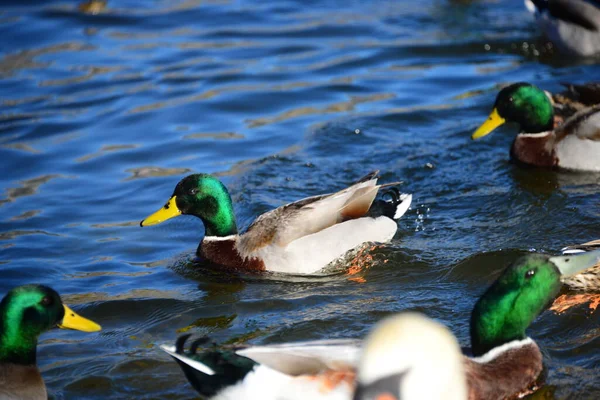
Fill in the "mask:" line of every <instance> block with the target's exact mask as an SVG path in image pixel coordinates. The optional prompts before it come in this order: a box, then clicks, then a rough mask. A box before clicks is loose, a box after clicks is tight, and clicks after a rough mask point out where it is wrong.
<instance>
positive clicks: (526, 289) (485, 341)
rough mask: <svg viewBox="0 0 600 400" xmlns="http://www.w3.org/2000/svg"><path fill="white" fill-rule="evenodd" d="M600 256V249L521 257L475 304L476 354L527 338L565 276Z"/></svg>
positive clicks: (575, 272)
mask: <svg viewBox="0 0 600 400" xmlns="http://www.w3.org/2000/svg"><path fill="white" fill-rule="evenodd" d="M599 260H600V250H597V251H593V252H589V253H584V254H581V255H569V256H557V257H550V256H546V255H541V254H529V255H526V256H524V257H521V258H520V259H518V260H517V261H516V262H515V263H513V264H512V265H511V266H509V267H508V268H507V269H506V270H505V271H504V273H503V274H502V275H501V276H500V277H499V278H498V279H497V280H496V281H495V282H494V283H493V284H492V286H491V287H490V288H489V289H488V290H487V291H486V292H485V293H484V294H483V296H481V298H480V299H479V300H478V301H477V303H476V304H475V308H474V309H473V313H472V314H471V346H472V349H473V354H474V355H475V356H480V355H483V354H485V353H487V352H488V351H489V350H491V349H493V348H494V347H497V346H500V345H503V344H505V343H508V342H511V341H513V340H522V339H525V337H526V336H525V330H526V329H527V328H528V327H529V325H530V324H531V323H532V322H533V321H534V320H535V318H536V317H537V316H538V315H539V314H541V313H542V311H544V310H545V309H546V307H547V306H548V305H549V304H550V303H551V302H552V301H553V300H554V298H555V297H556V295H557V294H558V293H559V291H560V288H561V277H563V276H572V275H576V274H578V273H580V272H582V271H584V270H586V269H588V268H590V267H593V266H594V265H595V264H596V263H597V262H598V261H599Z"/></svg>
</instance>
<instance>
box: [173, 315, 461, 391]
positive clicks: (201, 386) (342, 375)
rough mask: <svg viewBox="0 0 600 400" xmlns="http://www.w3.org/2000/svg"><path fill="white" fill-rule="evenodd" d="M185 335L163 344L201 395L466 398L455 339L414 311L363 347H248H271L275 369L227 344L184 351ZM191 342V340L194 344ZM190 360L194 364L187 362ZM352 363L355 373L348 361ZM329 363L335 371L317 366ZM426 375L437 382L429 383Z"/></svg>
mask: <svg viewBox="0 0 600 400" xmlns="http://www.w3.org/2000/svg"><path fill="white" fill-rule="evenodd" d="M188 337H189V335H186V336H185V337H181V338H180V339H179V340H178V343H177V349H175V348H169V347H166V346H163V349H164V350H165V351H166V352H167V353H169V354H171V355H172V356H173V357H175V359H176V360H177V361H178V363H179V364H180V365H181V367H182V369H183V370H184V371H185V373H186V376H187V377H188V379H189V380H190V382H191V383H192V384H193V385H194V387H195V388H196V390H198V392H199V393H200V394H201V395H202V397H203V398H215V399H221V400H228V399H262V400H268V399H280V400H292V399H340V400H341V399H345V400H348V399H350V398H353V399H354V400H373V399H378V398H380V397H379V396H383V395H385V394H390V395H392V396H394V397H393V398H395V399H404V400H411V399H415V400H416V399H423V398H426V399H441V398H443V399H446V400H464V399H466V395H467V385H466V383H467V380H466V375H465V370H464V363H463V357H462V353H461V350H460V346H459V345H458V341H457V340H456V338H455V337H454V335H453V334H452V333H451V332H450V331H449V330H448V328H446V327H445V326H443V325H441V324H440V323H438V322H435V321H433V320H431V319H429V318H427V317H425V316H423V315H421V314H417V313H413V312H405V313H402V314H398V315H394V316H391V317H388V318H385V319H384V320H382V321H380V322H379V323H378V324H377V325H376V326H375V327H374V328H373V330H372V332H371V333H370V334H369V335H368V336H367V338H366V339H365V341H364V346H363V347H362V350H361V348H360V345H361V343H360V342H358V341H357V342H354V341H344V340H342V341H318V342H305V343H298V344H286V345H275V346H269V347H261V348H255V349H247V352H248V354H246V355H247V356H249V357H252V355H251V353H252V352H253V351H256V350H258V351H259V353H260V354H261V355H260V356H261V357H264V356H266V355H267V353H269V352H272V354H273V356H274V357H273V358H270V360H269V365H270V366H271V367H275V369H271V368H269V367H265V366H261V367H260V368H258V364H257V363H255V362H254V361H252V360H251V359H249V358H246V357H243V356H240V355H238V354H236V353H234V351H232V350H227V351H224V352H223V351H222V350H217V349H215V350H213V351H209V352H205V353H203V354H202V355H199V354H195V355H194V356H192V357H193V358H195V359H196V361H195V360H193V359H191V358H188V357H187V356H185V355H184V354H183V345H184V341H185V340H186V339H187V338H188ZM197 345H198V342H196V343H194V344H193V345H192V349H193V351H194V352H195V351H196V350H195V347H197ZM327 353H329V354H327ZM190 363H195V364H192V365H193V366H192V367H191V368H190ZM355 363H357V365H358V371H357V372H358V375H355V374H354V372H353V370H352V369H353V368H352V367H350V365H352V366H353V365H354V364H355ZM208 364H210V365H211V366H210V367H208ZM327 368H332V369H337V371H335V372H331V373H325V374H319V373H320V372H322V370H323V369H327ZM276 369H279V371H277V370H276ZM251 371H253V372H251ZM208 373H212V375H208ZM315 374H317V375H316V376H312V375H315ZM298 375H303V376H298ZM432 379H435V381H436V384H435V385H430V384H429V383H430V382H431V380H432ZM353 392H354V393H353ZM212 396H215V397H212ZM381 399H387V397H381Z"/></svg>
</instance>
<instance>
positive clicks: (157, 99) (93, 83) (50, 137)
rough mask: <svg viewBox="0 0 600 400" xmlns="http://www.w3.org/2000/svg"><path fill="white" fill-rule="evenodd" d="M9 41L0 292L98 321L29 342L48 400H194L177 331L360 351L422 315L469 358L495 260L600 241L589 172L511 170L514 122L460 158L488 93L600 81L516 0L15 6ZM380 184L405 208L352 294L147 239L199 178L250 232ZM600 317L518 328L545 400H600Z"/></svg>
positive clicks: (175, 230) (2, 16) (496, 269)
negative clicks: (529, 347) (510, 86)
mask: <svg viewBox="0 0 600 400" xmlns="http://www.w3.org/2000/svg"><path fill="white" fill-rule="evenodd" d="M0 35H1V36H2V38H3V39H2V45H1V46H0V77H1V79H0V93H1V100H0V160H1V161H0V162H1V163H2V171H4V173H3V174H2V177H1V178H0V189H1V191H2V195H1V196H2V198H1V199H0V210H1V211H2V218H1V219H0V248H1V253H0V254H1V258H0V263H1V264H0V294H4V293H6V292H7V291H8V290H9V289H10V288H12V287H13V286H16V285H21V284H25V283H42V284H47V285H51V286H52V287H54V288H55V289H57V290H58V291H59V292H60V293H61V294H62V296H63V299H64V300H65V302H66V303H68V304H70V305H71V306H73V308H74V309H76V310H77V311H78V312H80V313H81V314H83V315H85V316H86V317H89V318H91V319H93V320H95V321H97V322H99V323H100V324H102V326H103V331H102V332H101V333H99V334H84V333H80V332H73V331H59V330H53V331H51V332H49V333H46V334H44V335H43V336H42V338H41V342H40V346H39V349H38V354H39V355H38V360H39V364H40V366H41V369H42V373H43V376H44V378H45V380H46V382H47V385H48V388H49V390H50V392H51V394H52V396H53V397H54V398H55V399H75V398H76V399H84V398H86V399H104V398H111V399H130V398H134V397H135V398H144V399H168V398H173V399H175V398H177V399H181V398H194V396H195V393H194V392H193V390H192V389H191V387H189V386H188V384H187V382H186V380H185V378H184V377H183V374H182V373H181V372H180V370H179V368H178V367H177V365H176V364H175V363H174V362H173V361H171V360H170V359H169V357H168V356H166V355H164V354H162V352H161V351H160V350H159V349H158V347H157V345H158V344H162V343H171V342H172V341H173V340H174V339H175V338H176V337H177V336H178V335H179V334H180V333H182V332H184V331H187V332H190V333H194V334H198V335H205V334H206V335H209V336H211V337H213V338H215V339H216V340H219V341H233V342H240V343H242V342H248V343H273V342H281V341H287V340H303V339H318V338H334V337H358V336H361V335H364V334H365V333H366V332H367V330H368V328H369V327H370V326H371V325H372V324H373V323H374V322H376V321H377V320H379V319H380V318H382V317H383V316H385V315H387V314H389V313H393V312H398V311H401V310H405V309H416V310H419V311H422V312H425V313H426V314H428V315H430V316H432V317H435V318H437V319H439V320H441V321H443V322H444V323H446V324H447V325H449V326H450V327H451V328H452V330H453V331H454V332H455V334H456V335H457V336H458V338H459V339H460V341H461V344H463V345H468V320H469V313H470V310H471V309H472V307H473V304H474V302H475V300H476V299H477V297H478V296H479V295H480V294H481V293H482V292H483V291H484V290H485V289H486V287H487V286H488V285H489V284H490V283H491V282H492V281H493V279H494V278H495V277H496V276H497V275H498V274H499V273H500V271H501V270H502V268H503V267H504V266H506V264H507V263H509V262H510V261H511V260H514V259H515V258H516V257H517V256H518V255H520V254H522V253H523V252H525V251H529V250H532V249H535V250H537V251H547V252H556V251H557V250H558V249H560V248H561V247H562V246H563V245H566V244H574V243H580V242H585V241H589V240H592V239H597V238H599V237H600V208H598V198H599V197H598V192H599V188H600V186H599V185H600V175H597V174H575V173H569V172H555V171H547V170H537V169H525V168H522V167H518V166H516V165H513V164H511V163H510V162H509V161H508V148H509V146H510V143H511V141H512V138H513V136H514V133H515V132H514V129H512V128H509V127H507V128H503V129H501V130H499V132H497V133H494V134H493V135H491V136H489V137H487V138H486V139H482V140H480V141H477V142H471V140H470V133H471V132H472V131H473V130H474V129H475V128H476V127H477V126H478V124H479V123H480V122H482V121H483V119H485V118H486V116H487V113H488V112H489V111H490V109H491V106H492V104H493V101H494V97H495V94H496V92H497V90H498V87H499V86H498V85H500V84H505V83H510V82H515V81H529V82H532V83H535V84H538V85H540V86H541V87H543V88H544V89H547V90H552V91H554V90H560V85H559V82H563V81H567V82H577V83H579V82H585V81H589V80H594V79H596V80H598V79H600V70H599V69H598V66H596V65H594V64H593V63H590V62H587V63H586V62H581V61H577V60H571V59H568V60H566V59H565V58H564V57H561V56H560V55H558V54H555V53H554V51H553V49H552V48H551V47H549V46H548V45H547V43H545V42H544V41H543V40H542V39H540V38H539V37H538V35H537V31H536V29H535V26H534V24H533V23H532V18H531V16H530V15H528V14H527V13H526V11H525V8H524V7H523V5H522V1H521V0H511V1H502V2H498V1H492V0H489V1H485V0H484V1H470V2H469V1H449V0H425V1H419V2H415V1H407V0H404V1H400V0H396V1H374V2H359V1H346V2H334V1H294V0H286V1H274V2H269V3H268V4H266V3H263V2H244V1H241V2H236V1H217V0H214V1H199V0H188V1H176V0H163V1H146V2H139V1H133V0H130V1H126V0H123V1H110V0H109V1H108V3H107V5H106V8H105V9H104V10H103V11H102V12H101V13H99V14H97V15H92V14H88V13H85V12H82V11H81V10H80V9H79V8H78V4H77V3H76V2H73V1H70V2H55V1H46V2H38V1H20V2H16V1H15V2H12V5H10V4H7V3H6V2H5V3H3V4H2V5H1V6H0ZM374 169H380V170H381V171H382V180H383V181H393V180H398V179H400V180H403V181H404V182H405V183H404V185H403V187H402V190H403V191H408V192H412V193H414V203H413V207H412V209H411V210H410V211H409V212H408V213H407V214H406V215H405V216H404V217H403V218H402V220H401V221H400V223H399V231H398V234H397V235H396V237H395V238H394V240H393V241H392V243H391V244H390V245H389V246H388V247H386V248H384V249H379V250H376V251H375V252H374V261H373V265H372V266H371V268H370V269H368V270H367V271H366V272H364V273H363V274H362V275H361V276H362V277H364V279H366V281H367V282H366V283H359V282H356V281H351V280H348V279H347V277H346V276H333V277H328V278H312V279H311V278H301V279H300V278H298V279H292V278H269V279H261V278H250V277H240V276H232V275H230V274H227V273H224V272H223V273H221V272H219V271H215V270H204V269H199V268H197V267H196V266H195V265H194V264H193V263H191V260H192V259H193V257H194V251H195V249H196V246H197V243H198V241H199V240H200V238H201V236H202V234H203V227H202V224H201V222H200V221H199V220H197V219H194V218H192V217H181V218H177V219H175V220H172V221H169V222H168V223H165V224H162V225H158V226H154V227H149V228H144V229H141V228H140V227H139V221H140V220H141V219H143V218H144V217H146V216H147V215H148V214H149V213H151V212H153V211H155V210H156V209H157V208H158V207H160V206H161V205H162V204H164V202H165V201H166V200H167V199H168V197H169V196H170V194H171V193H172V190H173V188H174V186H175V184H176V183H177V181H178V180H179V179H180V178H182V177H183V176H185V175H186V174H188V173H190V172H192V171H194V172H207V173H214V174H217V175H218V176H219V177H220V178H221V179H222V180H223V182H224V183H225V184H226V185H227V186H228V188H229V189H230V192H231V195H232V197H233V200H234V203H235V209H236V212H237V216H238V225H239V226H241V227H245V226H247V225H248V224H249V223H250V222H251V221H252V220H253V218H255V217H256V216H257V215H259V214H260V213H262V212H265V211H267V210H269V209H271V208H274V207H276V206H279V205H281V204H284V203H286V202H289V201H293V200H297V199H299V198H302V197H306V196H310V195H314V194H319V193H325V192H331V191H333V190H336V189H340V188H343V187H344V186H346V185H348V184H350V183H351V182H352V181H354V180H356V179H358V178H360V177H362V176H363V175H365V174H366V173H368V172H369V171H371V170H374ZM385 260H388V262H384V261H385ZM598 321H599V320H598V313H596V314H593V315H590V313H589V312H588V310H587V309H586V307H585V306H582V307H576V308H575V309H573V310H571V311H570V312H568V313H565V314H561V315H555V314H553V313H550V312H546V313H544V314H543V315H542V316H541V317H540V318H539V319H538V320H537V321H536V322H535V323H534V324H533V326H532V327H531V329H530V330H529V332H528V333H529V334H530V336H532V337H533V338H535V339H536V340H537V341H538V343H539V344H540V346H541V347H542V349H543V352H544V355H545V358H546V363H547V366H548V368H549V377H548V386H547V387H546V388H545V389H544V393H542V395H547V396H549V397H546V398H553V397H554V398H571V397H572V396H575V394H578V395H580V396H581V397H580V398H586V399H587V398H597V397H600V382H598V379H597V377H598V375H599V373H600V353H599V352H598V347H599V345H600V341H599V337H600V336H599V334H600V326H599V324H598Z"/></svg>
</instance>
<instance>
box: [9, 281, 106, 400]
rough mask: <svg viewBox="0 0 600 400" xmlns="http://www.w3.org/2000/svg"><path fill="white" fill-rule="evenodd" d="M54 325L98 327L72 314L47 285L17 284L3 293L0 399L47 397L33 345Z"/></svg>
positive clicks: (85, 329) (82, 328)
mask: <svg viewBox="0 0 600 400" xmlns="http://www.w3.org/2000/svg"><path fill="white" fill-rule="evenodd" d="M56 326H57V327H59V328H62V329H75V330H78V331H83V332H95V331H99V330H100V325H98V324H96V323H95V322H92V321H90V320H88V319H85V318H83V317H80V316H79V315H77V314H75V312H74V311H73V310H71V309H70V308H69V307H67V306H66V305H64V304H63V303H62V301H61V299H60V296H59V295H58V293H56V292H55V291H54V290H52V289H51V288H49V287H47V286H38V285H25V286H19V287H17V288H14V289H13V290H11V291H10V292H8V294H7V295H6V296H4V298H3V299H2V302H0V399H27V400H42V399H43V400H47V399H48V395H47V393H46V385H45V384H44V380H43V379H42V375H41V374H40V371H39V369H38V367H37V362H36V348H37V342H38V337H39V336H40V335H41V334H42V333H44V332H46V331H48V330H50V329H52V328H54V327H56Z"/></svg>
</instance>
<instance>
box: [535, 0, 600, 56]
mask: <svg viewBox="0 0 600 400" xmlns="http://www.w3.org/2000/svg"><path fill="white" fill-rule="evenodd" d="M525 6H526V7H527V9H528V10H529V11H530V12H532V13H533V14H534V15H535V19H536V22H537V24H538V26H539V27H540V29H541V31H542V33H543V34H544V35H546V36H547V37H548V39H550V41H552V42H553V43H554V44H555V45H556V46H558V48H559V49H560V50H562V51H564V52H567V53H570V54H574V55H577V56H580V57H589V56H593V55H596V54H600V3H599V2H598V1H597V0H587V1H586V0H525Z"/></svg>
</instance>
